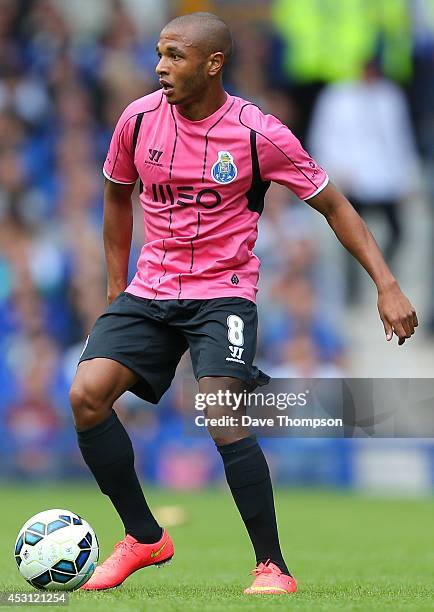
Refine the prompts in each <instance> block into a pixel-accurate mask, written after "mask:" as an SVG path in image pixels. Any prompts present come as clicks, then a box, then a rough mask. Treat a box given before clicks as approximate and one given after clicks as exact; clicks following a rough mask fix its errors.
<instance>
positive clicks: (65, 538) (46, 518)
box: [14, 509, 99, 591]
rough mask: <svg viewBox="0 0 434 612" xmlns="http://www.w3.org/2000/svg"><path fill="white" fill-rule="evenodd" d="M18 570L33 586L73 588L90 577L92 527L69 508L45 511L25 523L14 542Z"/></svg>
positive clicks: (94, 549)
mask: <svg viewBox="0 0 434 612" xmlns="http://www.w3.org/2000/svg"><path fill="white" fill-rule="evenodd" d="M14 554H15V560H16V562H17V565H18V569H19V571H20V573H21V575H22V576H23V578H25V579H26V580H27V582H29V583H30V584H31V585H32V586H34V587H36V588H37V589H44V590H45V589H47V590H49V591H74V590H75V589H78V588H79V587H81V586H82V585H83V584H84V583H85V582H87V581H88V580H89V578H90V577H91V576H92V574H93V572H94V569H95V566H96V564H97V561H98V555H99V546H98V540H97V539H96V535H95V532H94V530H93V529H92V527H91V526H90V525H89V523H87V522H86V521H85V520H84V519H82V518H81V517H80V516H78V514H75V513H74V512H71V511H69V510H59V509H54V510H45V511H44V512H39V514H35V516H32V518H30V519H29V520H28V521H26V522H25V523H24V525H23V526H22V528H21V529H20V531H19V533H18V537H17V541H16V543H15V552H14Z"/></svg>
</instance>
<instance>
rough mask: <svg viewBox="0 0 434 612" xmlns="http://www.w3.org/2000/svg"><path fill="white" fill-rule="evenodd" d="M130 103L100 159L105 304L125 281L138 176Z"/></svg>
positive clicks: (114, 295) (120, 289) (118, 291)
mask: <svg viewBox="0 0 434 612" xmlns="http://www.w3.org/2000/svg"><path fill="white" fill-rule="evenodd" d="M134 104H135V103H133V104H130V105H129V106H128V107H127V108H126V109H125V111H124V112H123V113H122V115H121V116H120V118H119V121H118V123H117V125H116V128H115V131H114V133H113V136H112V139H111V142H110V148H109V150H108V153H107V157H106V160H105V162H104V168H103V173H104V176H105V177H106V182H105V187H104V229H103V235H104V252H105V259H106V265H107V301H108V303H109V304H111V302H112V301H113V300H114V299H115V297H116V296H117V295H119V293H121V292H122V291H124V290H125V288H126V287H127V284H128V261H129V257H130V250H131V238H132V231H133V208H132V202H131V194H132V192H133V189H134V185H135V183H136V181H137V178H138V172H137V169H136V166H135V164H134V144H133V138H134V127H135V124H136V118H137V112H134Z"/></svg>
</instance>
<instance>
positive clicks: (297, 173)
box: [257, 115, 329, 200]
mask: <svg viewBox="0 0 434 612" xmlns="http://www.w3.org/2000/svg"><path fill="white" fill-rule="evenodd" d="M257 147H258V157H259V166H260V170H261V178H262V180H263V181H274V182H276V183H280V184H281V185H285V186H286V187H288V189H290V190H291V191H292V192H294V193H295V195H296V196H297V197H299V198H300V200H308V199H309V198H312V197H313V196H315V195H317V194H318V193H319V192H320V191H322V190H323V189H324V187H326V185H327V183H328V181H329V179H328V176H327V173H326V172H325V171H324V170H323V169H322V168H321V166H319V165H318V164H317V162H316V161H315V160H314V159H312V157H311V156H310V155H309V154H308V153H307V152H306V151H305V150H304V149H303V147H302V146H301V144H300V141H299V140H298V139H297V138H296V137H295V136H294V134H293V133H292V132H291V130H289V129H288V128H287V127H286V126H285V125H283V123H281V122H280V121H279V120H278V119H276V117H273V115H265V116H264V120H263V122H262V128H261V131H260V132H257Z"/></svg>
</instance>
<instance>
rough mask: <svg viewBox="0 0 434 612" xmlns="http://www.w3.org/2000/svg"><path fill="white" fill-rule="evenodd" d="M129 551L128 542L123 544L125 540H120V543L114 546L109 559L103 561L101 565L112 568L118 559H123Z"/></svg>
mask: <svg viewBox="0 0 434 612" xmlns="http://www.w3.org/2000/svg"><path fill="white" fill-rule="evenodd" d="M129 550H130V546H129V544H128V542H125V540H121V541H120V542H118V543H117V544H115V547H114V550H113V553H112V554H111V555H110V557H108V559H106V560H105V561H104V563H103V565H105V567H109V568H111V567H113V565H116V563H117V561H118V559H119V557H124V556H125V555H126V554H127V553H128V552H129ZM100 567H102V566H100Z"/></svg>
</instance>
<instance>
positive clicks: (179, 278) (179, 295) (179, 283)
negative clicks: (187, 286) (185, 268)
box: [178, 274, 181, 300]
mask: <svg viewBox="0 0 434 612" xmlns="http://www.w3.org/2000/svg"><path fill="white" fill-rule="evenodd" d="M178 286H179V291H178V300H179V299H180V297H181V274H178Z"/></svg>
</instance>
